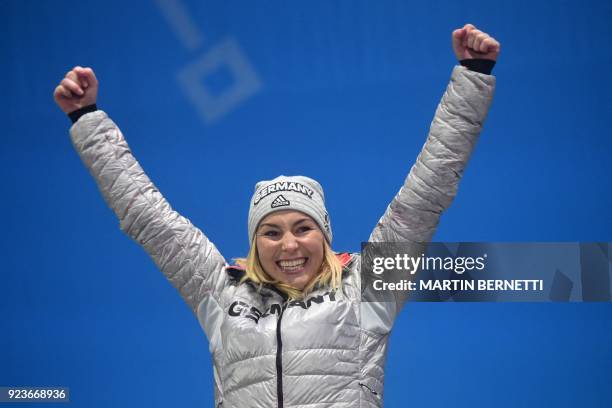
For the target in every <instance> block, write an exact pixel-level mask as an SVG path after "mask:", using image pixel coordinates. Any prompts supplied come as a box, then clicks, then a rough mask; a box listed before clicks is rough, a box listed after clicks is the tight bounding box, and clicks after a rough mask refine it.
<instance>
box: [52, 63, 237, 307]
mask: <svg viewBox="0 0 612 408" xmlns="http://www.w3.org/2000/svg"><path fill="white" fill-rule="evenodd" d="M97 91H98V81H97V79H96V76H95V74H94V72H93V70H91V69H90V68H82V67H75V68H74V69H73V70H71V71H70V72H68V73H67V74H66V77H65V78H64V79H63V80H62V81H61V82H60V85H58V86H57V88H56V89H55V92H54V99H55V101H56V102H57V104H58V105H59V107H60V108H61V109H62V110H63V111H64V113H66V114H68V115H69V116H70V117H71V119H72V120H73V122H74V124H73V126H72V128H71V129H70V136H71V139H72V143H73V145H74V147H75V149H76V150H77V152H78V154H79V155H80V157H81V159H82V161H83V163H84V164H85V166H86V167H87V169H88V170H89V172H90V173H91V175H92V176H93V177H94V179H95V181H96V183H97V185H98V188H99V189H100V192H101V193H102V196H103V197H104V200H105V201H106V203H107V204H108V205H109V206H110V207H111V209H112V210H113V211H114V212H115V214H116V215H117V217H118V218H119V222H120V227H121V229H122V230H123V231H124V232H125V233H126V234H128V235H129V236H130V237H131V238H133V239H134V240H135V241H136V242H138V243H139V244H140V245H142V247H143V248H144V249H145V250H146V251H147V252H148V254H149V255H150V256H151V258H153V260H154V262H155V263H156V265H157V266H158V267H159V269H160V270H161V271H162V272H163V273H164V275H165V276H166V277H167V278H168V280H169V281H170V282H171V283H172V285H173V286H174V287H175V288H176V289H177V290H178V291H179V292H180V294H181V296H182V297H183V299H184V300H185V301H186V302H187V303H188V304H189V305H190V306H191V308H192V310H194V312H198V310H197V308H198V306H199V305H200V302H201V301H202V300H203V299H205V298H206V297H207V296H208V295H212V296H213V297H216V295H217V294H219V293H220V291H221V289H222V288H223V286H224V285H225V284H226V281H225V279H226V277H225V273H223V269H224V267H225V266H226V262H225V260H224V258H223V257H222V256H221V254H220V253H219V252H218V251H217V249H216V248H215V246H214V245H213V244H212V242H210V241H209V240H208V239H207V238H206V236H205V235H204V234H203V233H202V231H200V230H199V229H198V228H196V227H195V226H193V225H192V224H191V223H190V222H189V220H187V219H186V218H184V217H182V216H181V215H180V214H178V213H177V212H176V211H174V210H173V209H172V208H171V207H170V205H169V204H168V202H167V201H166V199H165V198H164V197H163V196H162V195H161V193H160V192H159V191H158V190H157V188H156V187H155V185H153V183H152V182H151V180H149V178H148V177H147V175H146V174H145V172H144V171H143V169H142V168H141V167H140V165H139V164H138V162H137V161H136V159H135V158H134V156H133V155H132V152H131V151H130V148H129V146H128V144H127V142H126V141H125V139H124V137H123V135H122V133H121V131H120V130H119V128H118V127H117V125H116V124H115V123H114V122H113V121H112V120H111V119H110V118H109V117H108V116H107V114H106V113H104V112H103V111H101V110H97V108H96V106H95V103H96V98H97ZM213 303H215V304H216V303H217V302H213ZM211 312H212V311H211Z"/></svg>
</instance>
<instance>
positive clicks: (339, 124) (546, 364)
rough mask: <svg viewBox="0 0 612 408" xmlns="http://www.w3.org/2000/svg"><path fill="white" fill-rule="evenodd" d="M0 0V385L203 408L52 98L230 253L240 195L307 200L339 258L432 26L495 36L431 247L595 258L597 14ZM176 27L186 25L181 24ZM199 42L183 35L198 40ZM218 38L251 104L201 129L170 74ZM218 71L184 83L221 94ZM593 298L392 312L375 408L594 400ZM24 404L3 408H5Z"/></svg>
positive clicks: (388, 182) (396, 182)
mask: <svg viewBox="0 0 612 408" xmlns="http://www.w3.org/2000/svg"><path fill="white" fill-rule="evenodd" d="M164 3H169V2H167V1H166V2H164V1H161V0H160V1H157V2H155V1H131V2H127V3H125V2H120V1H118V0H113V1H104V2H99V1H96V2H92V1H79V2H73V1H71V2H68V1H44V0H43V1H32V0H28V1H0V15H1V25H2V27H3V35H2V36H0V50H1V54H0V55H2V64H0V76H1V77H2V78H3V81H2V97H1V98H0V104H2V106H0V112H1V115H2V125H3V126H2V144H1V147H0V155H1V160H2V167H1V168H2V170H1V173H0V174H1V182H2V191H3V192H4V193H3V198H2V200H1V201H0V206H1V207H0V210H1V211H2V212H1V213H2V217H3V226H4V228H3V231H2V235H1V236H2V238H1V239H2V249H3V250H2V252H3V262H2V266H1V284H0V316H1V319H0V385H5V386H9V385H11V386H12V385H16V386H27V385H43V386H48V385H63V386H68V387H70V388H71V399H72V403H71V404H72V406H75V407H109V406H134V405H136V406H140V405H142V406H152V407H161V406H182V407H198V406H212V404H213V402H212V399H213V398H212V369H211V364H210V358H209V354H208V349H207V344H206V339H205V337H204V334H203V332H202V331H201V329H200V327H199V325H198V322H197V321H196V319H195V318H194V317H193V315H192V314H191V313H190V311H189V309H188V307H187V306H186V304H184V303H183V301H182V300H181V299H180V297H179V296H178V294H177V293H176V292H175V290H174V289H173V288H172V287H171V286H170V285H169V284H168V283H167V282H166V281H165V279H164V278H163V277H162V275H161V274H160V273H159V272H158V271H157V270H156V268H155V266H154V265H153V263H152V262H151V261H150V260H149V259H148V257H147V256H146V255H145V254H144V252H143V251H142V250H141V249H140V248H139V247H138V245H136V243H134V242H132V241H130V240H129V238H127V237H126V236H124V235H123V234H122V233H121V232H120V231H119V229H118V223H117V221H116V219H115V217H114V215H113V214H112V213H111V211H110V210H109V209H108V208H107V207H106V205H105V204H104V202H103V200H102V199H101V198H100V196H99V193H98V191H97V188H96V186H95V184H94V182H93V181H92V179H91V178H90V176H89V174H88V173H87V171H85V170H84V168H83V166H82V164H81V163H80V159H79V158H78V156H77V155H76V154H75V152H74V150H73V148H72V146H71V144H70V141H69V138H68V129H69V120H68V119H67V118H66V117H65V116H64V115H63V113H62V112H61V111H60V110H59V109H58V108H57V106H56V105H55V103H54V102H53V98H52V92H53V89H54V88H55V86H56V85H57V84H58V82H59V81H60V80H61V79H62V78H63V76H64V75H65V73H66V72H67V71H68V70H69V69H71V68H72V67H73V66H75V65H82V66H91V67H93V68H94V69H95V72H96V74H97V76H98V79H99V80H100V94H99V99H98V103H99V106H100V107H101V108H102V109H104V110H105V111H107V112H108V113H109V114H110V115H111V116H112V118H113V119H114V120H115V121H116V122H117V123H118V124H119V125H120V127H121V129H122V130H123V132H124V134H125V135H126V137H127V139H128V141H129V143H130V146H131V148H132V150H133V152H134V154H135V155H136V157H137V158H138V159H139V160H140V162H141V164H142V166H143V167H144V169H145V170H146V171H147V173H148V174H149V176H150V177H151V178H152V179H153V180H154V181H155V183H156V184H157V186H158V187H159V188H160V190H161V191H162V192H163V193H164V194H165V196H166V197H167V198H168V199H169V201H170V202H171V203H172V204H173V206H174V207H175V208H176V209H177V210H179V211H180V212H181V213H182V214H184V215H185V216H187V217H188V218H190V219H191V221H192V222H193V223H194V224H196V225H197V226H199V227H200V228H202V229H203V230H204V231H205V232H206V233H207V235H208V236H209V237H211V239H212V240H213V241H214V242H215V244H216V245H217V246H218V248H219V249H220V250H221V252H222V253H223V254H224V255H225V256H226V257H227V258H228V259H229V258H231V257H238V256H243V255H245V254H246V252H247V239H246V214H247V209H248V199H249V198H250V196H251V193H252V188H253V185H254V184H255V182H256V181H257V180H260V179H265V178H271V177H274V176H276V175H278V174H306V175H309V176H311V177H314V178H316V179H318V180H319V181H320V182H321V183H322V184H323V186H324V187H325V189H326V195H327V201H328V209H329V210H330V214H331V220H332V224H333V227H334V233H335V241H334V244H335V249H337V250H349V251H358V250H359V245H360V242H361V241H363V240H366V239H367V237H368V235H369V233H370V231H371V228H372V227H373V226H374V225H375V223H376V221H377V220H378V218H379V217H380V215H381V214H382V213H383V211H384V210H385V208H386V205H387V204H388V203H389V201H390V200H391V198H392V197H393V195H394V194H395V192H396V191H397V189H398V188H399V187H400V186H401V184H402V182H403V179H404V177H405V175H406V174H407V172H408V171H409V169H410V167H411V166H412V164H413V162H414V160H415V158H416V156H417V154H418V152H419V149H420V147H421V146H422V144H423V142H424V140H425V136H426V134H427V130H428V127H429V123H430V121H431V119H432V117H433V113H434V110H435V107H436V105H437V103H438V101H439V98H440V97H441V95H442V93H443V91H444V89H445V87H446V84H447V81H448V78H449V75H450V72H451V70H452V67H453V65H454V64H455V60H454V56H453V53H452V50H451V45H450V34H451V31H452V30H453V29H454V28H458V27H461V26H463V24H465V23H466V22H471V23H474V24H475V25H476V26H478V27H479V28H482V29H483V30H485V31H487V32H489V33H490V34H491V35H493V36H494V37H496V38H497V39H499V41H500V42H501V44H502V53H501V57H500V59H499V61H498V64H497V66H496V68H495V71H494V73H495V74H496V76H497V80H498V87H497V91H496V97H495V101H494V104H493V107H492V110H491V112H490V115H489V117H488V119H487V123H486V125H485V128H484V131H483V133H482V137H481V140H480V143H479V145H478V147H477V149H476V153H475V154H474V156H473V159H472V161H471V162H470V165H469V167H468V169H467V171H466V173H465V177H464V180H463V182H462V184H461V188H460V192H459V195H458V197H457V199H456V201H455V202H454V204H453V206H452V207H451V209H450V210H449V211H448V212H447V213H446V214H445V216H444V217H443V219H442V221H441V224H440V228H439V230H438V232H437V234H436V236H435V239H436V240H438V241H445V240H446V241H580V240H582V241H612V234H611V231H612V228H611V227H612V218H611V217H610V216H609V208H611V207H612V195H611V189H610V186H611V185H612V164H610V161H609V158H610V149H611V147H612V141H611V138H610V136H611V134H610V131H609V128H608V126H607V125H608V123H609V120H610V112H612V111H611V109H610V108H611V106H610V92H611V90H612V86H611V84H610V76H609V73H610V66H612V48H611V47H610V45H609V40H610V38H612V36H611V28H610V24H609V22H610V21H611V20H612V3H610V2H607V1H586V2H585V1H542V0H532V1H506V2H494V1H480V0H475V1H471V2H469V3H461V2H455V1H450V0H438V1H429V2H422V1H419V2H400V1H384V2H383V1H379V2H375V1H350V2H349V1H308V2H298V1H291V2H282V1H265V2H263V1H258V2H247V1H225V2H210V1H186V0H185V1H183V2H181V3H174V4H175V6H176V5H178V6H180V7H182V8H183V9H184V10H185V11H186V16H187V20H184V21H183V23H180V24H179V25H180V26H181V27H183V28H185V27H187V26H191V27H192V35H191V37H189V38H191V42H190V40H188V39H187V40H186V39H185V38H183V39H181V37H180V36H179V34H178V31H177V29H175V28H173V25H172V24H171V23H170V21H171V20H169V17H168V15H169V14H168V13H167V12H164V11H163V10H164V7H162V6H163V4H164ZM186 21H187V22H186ZM198 39H199V40H198ZM228 39H231V41H233V44H238V47H239V49H240V51H241V55H242V57H243V58H244V59H245V60H246V61H248V63H249V65H250V66H251V68H252V70H253V72H254V73H255V75H256V78H257V81H256V82H257V83H258V87H255V88H256V90H255V91H253V92H251V94H249V95H247V96H245V97H243V98H242V99H240V100H238V101H234V102H233V103H232V104H230V106H229V108H228V109H227V110H226V111H225V112H224V113H223V114H221V115H217V116H216V117H215V118H213V119H206V118H205V117H203V116H202V114H201V112H199V111H198V109H197V107H196V105H195V104H194V103H193V102H192V101H191V100H190V99H189V97H188V95H187V94H186V93H185V92H184V91H183V89H182V88H181V87H180V85H179V81H178V79H177V76H178V75H179V74H178V73H179V72H180V71H181V70H182V69H184V68H185V67H186V66H190V64H192V63H194V61H197V60H198V58H201V57H203V56H206V55H207V53H209V52H211V50H213V49H215V47H217V46H219V44H225V42H226V41H228ZM234 80H235V79H234V78H233V77H232V72H231V70H228V69H227V68H223V67H220V68H219V69H217V70H215V71H214V72H211V73H210V75H207V76H206V78H202V81H203V82H202V83H203V84H204V85H205V86H206V87H207V89H210V90H211V92H212V93H213V94H215V95H222V94H223V92H224V90H227V89H228V88H231V87H232V83H233V81H234ZM610 344H612V305H611V304H609V303H602V304H578V303H570V304H452V303H446V304H410V305H409V306H408V307H407V308H406V309H405V310H404V312H403V314H402V316H401V318H400V319H399V320H398V322H397V324H396V329H395V331H394V332H393V334H392V338H391V343H390V353H389V357H388V365H387V366H388V368H387V371H386V388H385V400H386V406H388V407H401V406H414V407H418V406H428V407H448V406H460V407H490V406H496V407H520V406H554V407H575V406H589V407H604V406H605V407H608V406H611V405H612V391H611V390H610V388H609V385H610V381H611V379H612V351H611V348H610ZM20 406H23V405H20Z"/></svg>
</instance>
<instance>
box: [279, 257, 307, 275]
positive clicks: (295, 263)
mask: <svg viewBox="0 0 612 408" xmlns="http://www.w3.org/2000/svg"><path fill="white" fill-rule="evenodd" d="M306 261H308V258H298V259H288V260H282V261H277V262H276V264H277V265H278V266H279V267H280V268H281V269H282V270H283V272H296V271H298V270H300V269H301V268H302V267H303V266H304V264H305V263H306Z"/></svg>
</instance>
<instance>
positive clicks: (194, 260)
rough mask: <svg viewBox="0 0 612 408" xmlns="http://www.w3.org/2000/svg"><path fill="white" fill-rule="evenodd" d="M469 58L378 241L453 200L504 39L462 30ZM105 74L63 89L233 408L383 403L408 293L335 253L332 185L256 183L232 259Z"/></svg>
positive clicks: (117, 208) (82, 76) (412, 234)
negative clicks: (196, 218) (144, 153)
mask: <svg viewBox="0 0 612 408" xmlns="http://www.w3.org/2000/svg"><path fill="white" fill-rule="evenodd" d="M452 39H453V49H454V52H455V54H456V56H457V58H458V60H460V62H461V66H456V67H455V68H454V70H453V73H452V76H451V82H450V84H449V86H448V88H447V90H446V92H445V94H444V96H443V98H442V101H441V103H440V106H439V107H438V110H437V111H436V116H435V118H434V120H433V122H432V125H431V130H430V134H429V137H428V139H427V142H426V144H425V146H424V147H423V150H422V152H421V154H420V155H419V157H418V159H417V162H416V164H415V166H414V167H413V168H412V170H411V172H410V174H409V176H408V178H407V179H406V181H405V184H404V186H403V187H402V188H401V189H400V191H399V193H398V194H397V196H396V197H395V198H394V199H393V201H392V202H391V204H390V205H389V207H388V209H387V211H386V212H385V214H384V215H383V217H382V218H381V219H380V221H379V223H378V224H377V226H376V227H375V229H374V231H373V232H372V235H371V237H370V241H408V242H428V241H429V240H430V239H431V237H432V235H433V233H434V230H435V228H436V225H437V223H438V220H439V217H440V214H441V213H442V212H443V211H444V210H445V209H446V208H447V207H448V206H449V205H450V203H451V201H452V199H453V198H454V196H455V193H456V189H457V184H458V182H459V177H460V175H461V174H462V172H463V169H464V167H465V165H466V163H467V160H468V159H469V156H470V153H471V150H472V148H473V146H474V144H475V142H476V140H477V138H478V135H479V133H480V129H481V126H482V123H483V121H484V119H485V117H486V114H487V111H488V107H489V105H490V103H491V99H492V95H493V90H494V86H495V78H494V77H493V76H491V75H490V72H491V69H492V67H493V64H494V61H495V60H496V58H497V55H498V53H499V48H500V46H499V43H498V42H497V41H495V40H494V39H493V38H491V37H490V36H489V35H487V34H486V33H483V32H482V31H480V30H478V29H476V28H475V27H474V26H473V25H470V24H467V25H465V26H464V27H463V28H460V29H457V30H455V31H454V32H453V35H452ZM97 90H98V82H97V80H96V77H95V75H94V73H93V71H92V70H91V69H89V68H81V67H75V68H74V69H73V70H71V71H70V72H68V74H67V75H66V77H65V78H64V79H63V80H62V81H61V83H60V85H59V86H58V87H57V88H56V90H55V93H54V97H55V100H56V102H57V103H58V105H59V106H60V108H61V109H62V110H63V111H64V112H65V113H67V114H68V115H69V116H70V118H71V119H72V121H73V122H74V125H73V126H72V128H71V130H70V133H71V138H72V141H73V144H74V146H75V148H76V150H77V152H78V153H79V155H80V156H81V158H82V160H83V162H84V163H85V165H86V166H87V168H88V169H89V170H90V172H91V174H92V175H93V176H94V178H95V180H96V182H97V183H98V186H99V188H100V191H101V192H102V194H103V196H104V199H105V200H106V202H107V203H108V205H109V206H110V207H111V208H112V209H113V211H114V212H115V214H117V216H118V217H119V219H120V225H121V229H122V230H123V231H124V232H126V233H127V234H128V235H130V236H131V237H132V238H133V239H135V240H136V241H137V242H139V243H140V244H141V245H142V246H143V247H144V249H145V250H146V251H147V252H148V253H149V254H150V255H151V257H152V258H153V260H154V261H155V263H156V264H157V265H158V266H159V268H160V269H161V270H162V271H163V273H164V274H165V275H166V277H167V278H168V279H169V280H170V282H171V283H172V284H173V285H174V286H175V287H176V288H177V289H178V290H179V292H180V293H181V295H182V297H183V298H184V299H185V301H186V302H187V303H188V304H189V305H190V306H191V307H192V309H193V310H194V312H195V313H196V315H197V317H198V319H199V320H200V322H201V324H202V327H203V328H204V331H205V332H206V335H207V336H208V339H209V343H210V350H211V353H212V355H213V362H214V374H215V376H214V377H215V391H216V392H215V400H216V404H217V406H220V405H223V407H240V408H243V407H272V406H276V407H297V406H300V407H303V406H309V407H326V408H330V407H380V406H382V391H383V377H384V362H385V356H386V351H387V339H388V336H389V333H390V330H391V327H392V323H393V320H394V318H395V315H396V313H397V311H398V310H399V308H400V307H401V304H400V302H399V301H398V302H397V303H396V304H389V303H366V302H363V303H362V302H361V289H360V284H361V281H360V274H359V271H360V258H359V255H356V254H340V255H337V254H334V253H333V251H332V250H331V242H332V230H331V225H330V220H329V216H328V214H327V211H326V209H325V200H324V195H323V189H322V188H321V186H320V185H319V184H318V183H317V182H316V181H314V180H312V179H310V178H307V177H302V176H294V177H285V176H280V177H278V178H276V179H274V180H269V181H262V182H260V183H258V184H257V185H256V188H255V194H254V195H253V198H252V200H251V203H250V207H249V222H248V234H249V239H250V242H251V248H250V251H249V255H248V257H247V258H246V259H244V260H241V262H239V265H240V266H228V265H227V263H226V262H225V260H224V258H223V257H222V256H221V254H220V253H219V252H218V251H217V249H216V248H215V246H214V245H213V244H212V243H211V242H210V241H209V240H208V238H207V237H206V236H205V235H204V234H203V233H202V231H200V230H199V229H198V228H196V227H194V226H193V225H192V224H191V223H190V222H189V221H188V220H187V219H185V218H183V217H182V216H180V215H179V214H178V213H176V212H175V211H174V210H172V208H171V207H170V205H169V204H168V203H167V202H166V200H165V199H164V198H163V197H162V195H161V194H160V193H159V192H158V191H157V189H156V188H155V186H154V185H153V184H152V183H151V181H150V180H149V179H148V177H147V176H146V175H145V174H144V172H143V171H142V169H141V167H140V166H139V165H138V163H137V162H136V160H135V159H134V157H133V156H132V154H131V152H130V150H129V148H128V145H127V143H126V142H125V139H124V138H123V136H122V134H121V132H120V130H119V129H118V128H117V126H116V125H115V124H114V123H113V122H112V121H111V120H110V119H109V118H108V116H107V115H106V114H105V113H104V112H102V111H100V110H97V107H96V105H95V102H96V96H97Z"/></svg>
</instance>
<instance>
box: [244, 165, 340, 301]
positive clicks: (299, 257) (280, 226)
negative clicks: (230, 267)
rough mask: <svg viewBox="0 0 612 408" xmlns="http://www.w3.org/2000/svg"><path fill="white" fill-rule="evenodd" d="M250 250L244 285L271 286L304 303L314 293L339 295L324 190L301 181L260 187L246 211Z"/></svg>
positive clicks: (267, 183)
mask: <svg viewBox="0 0 612 408" xmlns="http://www.w3.org/2000/svg"><path fill="white" fill-rule="evenodd" d="M249 239H250V242H251V249H250V251H249V255H248V257H247V258H246V259H238V260H237V262H238V264H240V265H242V266H243V267H245V272H246V275H245V276H244V277H243V281H245V280H246V279H249V280H251V281H252V282H254V283H258V284H260V285H261V284H264V283H266V284H273V285H275V287H276V288H277V289H279V290H281V291H282V292H283V293H285V294H286V295H287V296H288V297H289V298H292V299H299V298H303V297H304V296H306V295H307V294H309V293H310V292H312V290H313V289H314V288H315V287H326V286H329V287H330V288H331V289H334V290H336V289H339V287H340V285H341V282H342V265H341V263H340V261H339V259H338V257H337V256H336V255H335V254H334V253H333V251H332V249H331V246H330V243H331V239H332V232H331V224H330V222H329V215H328V213H327V210H326V209H325V198H324V194H323V188H322V187H321V185H320V184H319V183H317V182H316V181H315V180H313V179H311V178H308V177H304V176H294V177H286V176H279V177H277V178H275V179H274V180H270V181H261V182H259V183H257V185H256V186H255V193H254V195H253V199H252V200H251V206H250V210H249Z"/></svg>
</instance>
